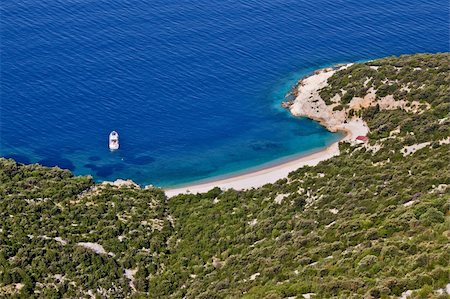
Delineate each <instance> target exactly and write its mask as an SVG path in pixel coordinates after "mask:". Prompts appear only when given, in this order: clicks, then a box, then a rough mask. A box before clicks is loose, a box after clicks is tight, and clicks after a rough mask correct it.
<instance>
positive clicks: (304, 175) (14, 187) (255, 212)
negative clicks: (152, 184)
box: [0, 54, 450, 298]
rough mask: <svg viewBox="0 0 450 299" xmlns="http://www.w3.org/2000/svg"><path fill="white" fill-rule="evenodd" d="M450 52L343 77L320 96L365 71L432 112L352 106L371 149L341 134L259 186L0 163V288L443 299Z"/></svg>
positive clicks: (54, 293)
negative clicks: (202, 187) (141, 180)
mask: <svg viewBox="0 0 450 299" xmlns="http://www.w3.org/2000/svg"><path fill="white" fill-rule="evenodd" d="M449 59H450V55H449V54H437V55H414V56H404V57H400V58H395V57H392V58H387V59H383V60H378V61H373V62H370V65H378V66H380V68H379V69H377V70H374V69H371V68H366V65H367V64H357V65H354V66H352V67H351V68H349V69H346V70H343V71H340V72H337V73H336V74H335V75H334V76H333V77H332V78H331V79H330V81H329V82H330V85H329V87H328V88H327V91H322V92H326V93H329V94H330V96H333V93H334V92H335V91H338V92H339V91H340V90H341V89H342V90H346V88H355V90H357V86H358V84H359V83H358V82H361V81H364V82H365V81H366V80H367V78H366V77H367V76H366V77H364V78H365V79H363V77H362V75H361V76H360V72H361V70H364V71H370V72H371V74H370V76H371V77H375V76H380V78H384V77H386V78H387V79H388V81H386V80H384V81H383V79H380V82H385V83H374V84H375V85H376V86H377V89H378V90H388V91H387V92H388V94H394V95H395V96H396V97H397V96H398V95H397V91H398V89H396V88H391V87H387V86H386V85H389V84H390V83H389V82H390V81H395V80H397V79H398V80H407V81H408V82H409V86H418V87H417V88H418V89H420V90H422V91H424V90H425V91H426V92H425V93H422V91H418V90H416V89H413V88H411V91H410V92H412V93H414V94H408V92H407V94H405V95H403V96H404V98H405V99H409V98H411V99H414V100H417V101H421V102H423V103H428V104H429V108H426V109H423V110H422V111H420V113H413V112H406V111H405V110H400V109H396V110H389V111H384V110H381V111H380V109H379V107H377V106H374V107H370V108H368V109H365V110H363V111H360V112H359V113H360V114H361V115H362V117H363V118H364V119H365V120H366V121H367V122H368V124H369V126H370V129H371V133H370V135H369V136H370V144H369V145H367V146H361V145H350V144H348V143H342V144H340V148H341V155H340V156H338V157H335V158H332V159H330V160H327V161H324V162H322V163H320V164H319V165H318V166H316V167H304V168H301V169H299V170H297V171H295V172H292V173H291V174H290V175H289V177H288V178H286V179H283V180H279V181H278V182H276V183H275V184H267V185H265V186H263V187H261V188H258V189H253V190H248V191H234V190H228V191H222V190H219V189H218V188H216V189H213V190H211V191H210V192H208V193H205V194H197V195H179V196H177V197H174V198H171V199H167V198H166V197H165V195H164V193H163V192H162V191H161V190H159V189H147V190H141V189H138V188H134V187H115V186H110V185H96V184H94V183H93V182H92V180H91V179H90V178H89V177H74V176H72V175H71V174H70V173H69V172H68V171H64V170H60V169H58V168H45V167H41V166H39V165H21V164H18V163H16V162H14V161H12V160H6V159H0V296H17V297H24V298H28V297H45V298H59V297H79V296H90V295H98V296H102V297H115V298H121V297H143V298H146V297H151V298H166V297H169V298H182V297H186V298H223V297H233V298H236V297H244V298H286V297H290V296H297V298H303V297H302V296H301V295H302V294H307V293H314V295H312V298H314V297H316V298H324V297H325V298H328V297H340V298H351V297H354V298H361V297H366V298H380V297H381V298H390V297H398V296H400V295H401V294H402V293H403V292H404V291H406V290H413V291H414V292H413V294H412V297H416V298H429V297H430V296H431V297H433V298H434V297H442V298H447V295H445V294H441V295H439V291H438V290H439V289H440V288H442V287H444V286H445V285H447V284H448V283H449V282H450V212H449V211H450V187H449V186H450V167H449V165H450V158H449V153H450V145H449V144H448V143H447V142H445V140H446V138H448V137H449V136H450V131H449V130H450V120H449V116H450V115H449V114H450V98H449V95H450V72H449ZM404 68H408V69H414V68H420V69H421V71H420V72H421V73H422V72H424V75H423V76H422V75H419V74H418V73H417V76H416V75H414V74H415V73H413V75H408V76H406V77H403V75H399V73H402V72H403V69H404ZM384 69H386V70H389V71H386V72H385V71H384ZM417 70H418V69H417ZM417 70H416V71H417ZM433 70H436V71H433ZM372 71H375V72H377V71H383V73H382V74H381V75H379V74H378V73H377V74H375V73H373V74H372ZM416 71H413V72H416ZM405 72H406V71H405ZM349 74H351V75H352V76H350V77H349V76H348V75H349ZM343 76H344V77H345V76H346V78H347V79H346V81H345V82H343V81H342V80H341V78H342V77H343ZM423 77H426V78H423ZM422 80H423V81H422ZM374 82H375V81H374ZM402 82H403V81H402ZM378 84H379V85H378ZM352 86H353V87H352ZM356 93H360V91H357V92H356V91H355V94H356ZM361 93H362V94H361V95H362V96H363V95H364V94H363V93H364V92H361ZM322 96H324V98H326V97H327V96H326V95H322ZM423 142H429V144H427V146H425V147H424V148H422V149H420V150H417V151H416V152H414V153H412V154H410V155H406V156H405V155H404V152H403V149H404V147H406V146H411V145H414V144H418V143H423ZM81 242H91V243H96V244H99V245H101V246H103V248H104V250H105V252H103V253H96V252H94V251H93V250H92V249H89V248H85V247H83V246H82V244H79V243H81ZM125 270H127V271H129V270H135V271H136V272H133V273H134V275H133V277H132V279H130V276H128V277H126V276H125V275H124V273H125ZM441 293H442V292H441Z"/></svg>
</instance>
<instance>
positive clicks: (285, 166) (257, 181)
mask: <svg viewBox="0 0 450 299" xmlns="http://www.w3.org/2000/svg"><path fill="white" fill-rule="evenodd" d="M342 129H345V130H346V131H347V136H346V137H345V138H344V140H354V138H356V136H359V135H363V136H365V135H366V134H367V132H368V129H367V126H366V125H365V123H364V122H363V121H359V120H354V121H351V122H349V123H348V124H346V126H345V127H344V128H342ZM338 143H339V142H335V143H333V144H331V145H330V146H329V147H327V148H326V149H324V150H322V151H319V152H315V153H313V154H310V155H307V156H303V157H299V158H298V159H295V160H292V161H289V162H286V163H282V164H279V165H275V166H272V167H268V168H264V169H261V170H257V171H255V172H251V173H246V174H241V175H236V176H232V177H229V178H225V179H218V180H214V181H211V182H206V183H199V184H193V185H187V186H183V187H179V188H173V189H166V190H165V192H166V195H167V196H168V197H173V196H175V195H178V194H182V193H193V194H196V193H203V192H207V191H209V190H211V189H213V188H214V187H219V188H220V189H222V190H226V189H230V188H233V189H235V190H244V189H250V188H258V187H261V186H263V185H265V184H267V183H274V182H276V181H277V180H279V179H282V178H285V177H287V175H288V174H289V173H290V172H292V171H295V170H297V169H299V168H300V167H303V166H314V165H317V164H318V163H319V162H321V161H324V160H327V159H329V158H331V157H334V156H336V155H339V145H338Z"/></svg>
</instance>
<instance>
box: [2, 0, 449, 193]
mask: <svg viewBox="0 0 450 299" xmlns="http://www.w3.org/2000/svg"><path fill="white" fill-rule="evenodd" d="M0 9H1V15H0V33H1V39H0V51H1V52H0V54H1V56H0V59H1V61H0V71H1V78H0V83H1V88H0V91H1V93H0V100H1V102H0V104H1V105H0V155H1V156H6V157H12V158H15V159H16V160H18V161H19V162H23V163H34V162H39V163H41V164H43V165H47V166H54V165H58V166H60V167H62V168H67V169H70V170H72V171H73V172H74V173H76V174H91V175H93V176H94V178H95V179H96V180H99V181H101V180H113V179H116V178H130V179H133V180H135V181H136V182H138V183H139V184H142V185H144V184H154V185H157V186H174V185H179V184H183V183H188V182H192V181H197V180H202V179H206V178H211V177H214V176H220V175H227V174H231V173H238V172H241V171H246V170H248V169H253V168H257V167H261V166H263V165H267V164H268V163H269V164H270V163H277V162H279V161H281V160H283V159H289V158H292V157H293V156H295V155H304V154H307V153H310V152H313V151H317V150H319V149H321V148H324V147H326V146H327V145H329V144H331V143H333V142H334V141H336V140H338V139H339V138H341V137H342V136H341V135H340V134H339V133H338V134H332V133H329V132H327V131H326V130H325V129H324V128H323V127H321V126H320V125H319V124H317V123H315V122H313V121H311V120H308V119H304V118H294V117H292V116H290V115H289V113H288V112H286V111H285V110H283V109H281V108H280V103H281V101H282V100H283V97H284V95H285V94H286V93H287V92H288V91H289V89H290V88H291V86H292V85H293V84H294V83H295V82H296V81H297V80H298V79H299V78H301V77H302V76H304V75H307V74H309V73H311V72H312V71H313V70H314V69H316V68H319V67H323V66H329V65H332V64H334V63H342V62H353V61H362V60H368V59H374V58H379V57H384V56H389V55H399V54H407V53H416V52H444V51H449V2H448V0H442V1H435V0H431V1H423V0H420V1H419V0H409V1H408V0H407V1H405V0H402V1H400V0H391V1H373V0H357V1H356V0H350V1H342V0H341V1H340V0H316V1H312V0H308V1H303V0H299V1H292V0H270V1H264V0H258V1H255V0H245V1H228V0H221V1H218V0H195V1H192V0H173V1H167V0H164V1H162V0H152V1H144V0H120V1H118V0H107V1H106V0H39V1H38V0H3V1H2V3H1V7H0ZM112 130H116V131H118V133H119V135H120V145H121V147H120V150H118V151H116V152H110V151H109V150H108V134H109V133H110V132H111V131H112Z"/></svg>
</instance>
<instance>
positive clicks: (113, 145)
mask: <svg viewBox="0 0 450 299" xmlns="http://www.w3.org/2000/svg"><path fill="white" fill-rule="evenodd" d="M109 149H110V150H112V151H115V150H118V149H119V134H117V132H116V131H112V132H111V133H109Z"/></svg>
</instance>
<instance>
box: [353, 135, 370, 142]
mask: <svg viewBox="0 0 450 299" xmlns="http://www.w3.org/2000/svg"><path fill="white" fill-rule="evenodd" d="M355 141H356V143H367V142H369V137H367V136H361V135H360V136H358V137H356V139H355Z"/></svg>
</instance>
